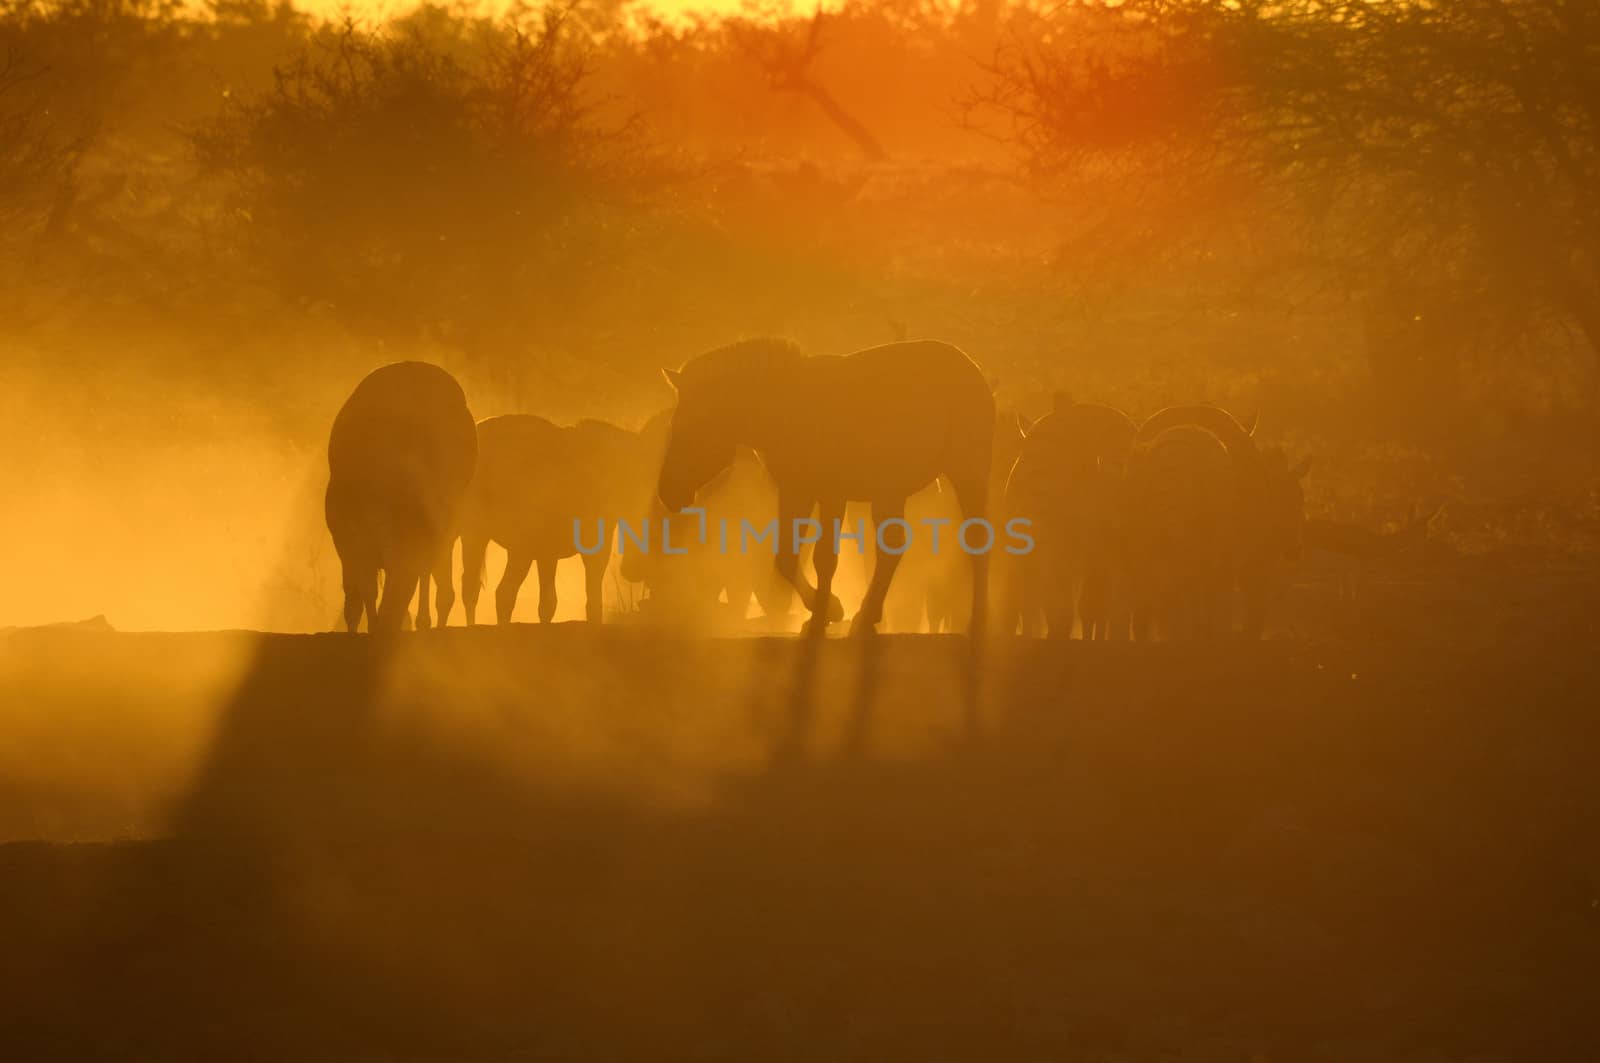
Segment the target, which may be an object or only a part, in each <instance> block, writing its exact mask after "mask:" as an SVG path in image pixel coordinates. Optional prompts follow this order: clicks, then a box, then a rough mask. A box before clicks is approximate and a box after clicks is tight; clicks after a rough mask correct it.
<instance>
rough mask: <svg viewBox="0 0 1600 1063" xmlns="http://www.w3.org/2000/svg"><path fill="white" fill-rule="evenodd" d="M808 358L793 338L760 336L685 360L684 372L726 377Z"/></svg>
mask: <svg viewBox="0 0 1600 1063" xmlns="http://www.w3.org/2000/svg"><path fill="white" fill-rule="evenodd" d="M804 358H805V352H804V351H802V350H801V349H800V345H799V344H798V343H796V342H794V341H793V340H790V339H784V338H782V337H779V336H760V337H757V338H755V339H748V340H740V341H739V342H738V343H730V344H728V345H727V346H726V347H718V348H717V349H716V350H714V351H707V352H706V353H705V354H700V355H696V356H695V357H693V358H691V359H689V360H688V361H687V362H685V363H683V369H682V370H681V372H682V373H683V375H684V376H686V377H690V378H693V379H695V380H724V379H727V378H729V377H745V376H749V375H751V374H754V373H761V372H764V371H766V370H768V369H778V368H783V367H786V366H791V365H794V364H795V363H796V362H799V361H801V360H802V359H804Z"/></svg>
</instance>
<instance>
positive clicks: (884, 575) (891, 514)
mask: <svg viewBox="0 0 1600 1063" xmlns="http://www.w3.org/2000/svg"><path fill="white" fill-rule="evenodd" d="M905 512H906V500H905V499H903V498H900V499H895V500H893V501H887V502H874V503H872V522H873V533H874V537H878V536H879V535H880V534H881V532H882V527H883V523H884V521H887V520H894V519H900V520H902V521H903V520H904V519H905ZM906 546H907V543H906V529H905V528H904V527H903V526H900V527H896V528H895V529H893V530H892V531H891V532H890V533H889V534H887V535H882V541H880V542H879V543H878V551H877V554H878V556H877V558H876V560H874V561H873V563H872V582H871V583H870V584H868V585H867V595H866V597H865V598H863V599H862V600H861V610H860V612H858V613H856V618H855V619H854V620H852V621H851V622H850V634H852V635H870V634H872V633H873V632H874V631H876V630H877V627H878V621H880V620H882V619H883V600H884V599H885V598H887V597H888V595H889V584H890V582H891V581H892V580H893V579H894V570H895V569H896V568H898V567H899V566H900V555H901V554H903V553H905V550H906Z"/></svg>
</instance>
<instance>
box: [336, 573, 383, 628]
mask: <svg viewBox="0 0 1600 1063" xmlns="http://www.w3.org/2000/svg"><path fill="white" fill-rule="evenodd" d="M363 615H365V616H366V617H367V630H368V631H371V630H372V629H373V627H374V626H376V623H377V619H378V570H377V569H375V568H368V567H366V566H365V565H360V566H357V565H352V564H349V563H346V564H345V566H344V629H345V630H346V631H348V632H350V633H351V634H354V633H355V631H356V629H357V628H359V627H360V626H361V617H362V616H363Z"/></svg>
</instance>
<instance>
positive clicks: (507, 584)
mask: <svg viewBox="0 0 1600 1063" xmlns="http://www.w3.org/2000/svg"><path fill="white" fill-rule="evenodd" d="M532 567H533V555H532V554H528V553H523V552H522V551H520V550H512V549H510V548H507V550H506V571H505V574H504V575H502V576H501V577H500V586H498V587H496V588H495V589H494V619H495V622H496V623H499V624H509V623H511V614H512V613H513V612H515V611H516V608H517V592H518V591H520V590H521V589H522V581H523V580H525V579H527V578H528V569H530V568H532Z"/></svg>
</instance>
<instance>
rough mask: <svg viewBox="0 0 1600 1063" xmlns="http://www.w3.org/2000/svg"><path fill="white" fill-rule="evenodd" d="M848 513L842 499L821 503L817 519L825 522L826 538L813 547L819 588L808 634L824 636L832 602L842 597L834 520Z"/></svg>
mask: <svg viewBox="0 0 1600 1063" xmlns="http://www.w3.org/2000/svg"><path fill="white" fill-rule="evenodd" d="M843 513H844V502H843V501H842V500H840V499H825V500H824V501H823V502H821V503H820V504H819V505H818V506H817V519H818V521H820V522H821V524H822V538H821V539H819V540H818V541H817V544H816V546H814V547H813V548H812V551H811V563H812V564H813V565H815V566H816V569H817V589H816V593H815V594H814V595H813V596H812V599H811V602H812V604H811V619H810V620H807V621H806V625H805V628H804V632H805V634H807V635H812V636H821V635H825V634H827V632H828V621H829V619H830V616H829V613H830V612H831V609H830V608H829V605H830V603H832V602H835V601H838V599H837V598H835V597H834V594H833V574H834V573H835V572H837V571H838V570H839V544H838V542H836V541H835V540H834V537H833V522H834V521H836V520H838V519H839V518H840V517H841V515H842V514H843Z"/></svg>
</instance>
